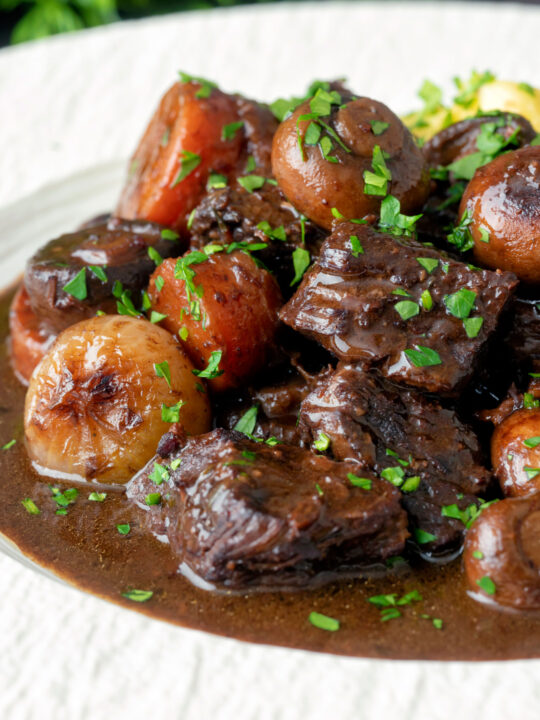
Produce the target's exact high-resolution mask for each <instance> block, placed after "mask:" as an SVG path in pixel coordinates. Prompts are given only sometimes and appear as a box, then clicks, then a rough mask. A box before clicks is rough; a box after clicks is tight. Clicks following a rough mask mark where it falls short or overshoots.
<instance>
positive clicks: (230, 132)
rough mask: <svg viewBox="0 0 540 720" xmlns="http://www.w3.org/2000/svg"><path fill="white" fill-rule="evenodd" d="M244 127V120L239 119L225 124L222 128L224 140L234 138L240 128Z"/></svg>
mask: <svg viewBox="0 0 540 720" xmlns="http://www.w3.org/2000/svg"><path fill="white" fill-rule="evenodd" d="M243 127H244V121H243V120H238V121H237V122H232V123H228V124H227V125H224V126H223V128H222V130H221V139H222V140H232V139H233V138H234V136H235V135H236V133H237V131H238V130H240V128H243Z"/></svg>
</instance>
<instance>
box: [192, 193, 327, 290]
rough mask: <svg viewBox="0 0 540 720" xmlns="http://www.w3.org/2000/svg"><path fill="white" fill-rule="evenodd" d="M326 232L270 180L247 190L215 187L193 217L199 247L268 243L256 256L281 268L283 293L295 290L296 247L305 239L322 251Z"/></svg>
mask: <svg viewBox="0 0 540 720" xmlns="http://www.w3.org/2000/svg"><path fill="white" fill-rule="evenodd" d="M323 239H324V235H323V232H322V231H321V230H320V229H319V228H317V226H315V225H314V224H313V223H311V222H309V220H305V219H302V217H301V216H300V215H299V213H298V212H297V211H296V210H295V209H294V208H293V206H292V205H291V204H290V203H289V202H288V201H287V200H286V199H285V197H284V196H283V194H282V193H281V191H280V190H279V188H277V187H275V186H274V185H272V184H270V183H268V182H266V183H265V184H264V185H263V186H262V188H260V189H258V190H255V191H253V192H248V191H247V190H245V189H244V188H243V187H241V186H238V185H236V186H234V187H233V186H231V187H226V188H222V189H219V190H214V191H212V192H210V193H209V194H208V195H207V196H206V197H205V198H204V199H203V200H202V202H201V204H200V205H199V206H198V208H197V210H196V211H195V214H194V216H193V220H192V223H191V246H192V248H194V249H199V248H201V247H203V246H204V245H206V244H208V243H211V242H214V243H220V244H226V245H228V244H230V243H233V242H245V243H266V245H267V247H266V249H264V250H261V251H258V252H257V253H256V257H258V258H260V260H261V261H262V262H263V263H264V264H265V265H266V266H267V267H268V268H269V269H270V270H271V271H272V272H274V273H275V274H276V278H277V280H278V282H279V284H280V287H281V290H282V292H283V293H284V295H286V296H289V295H290V294H291V290H290V284H291V281H292V279H293V278H294V275H295V272H294V268H293V262H292V252H293V251H294V249H295V248H297V247H301V246H304V245H306V246H307V249H308V250H309V251H310V253H311V254H312V256H315V255H317V254H318V251H319V249H320V246H321V243H322V241H323Z"/></svg>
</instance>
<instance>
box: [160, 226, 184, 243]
mask: <svg viewBox="0 0 540 720" xmlns="http://www.w3.org/2000/svg"><path fill="white" fill-rule="evenodd" d="M161 237H162V238H163V239H164V240H172V241H174V240H178V238H179V237H180V235H179V234H178V233H177V232H174V230H171V229H170V228H163V230H162V231H161Z"/></svg>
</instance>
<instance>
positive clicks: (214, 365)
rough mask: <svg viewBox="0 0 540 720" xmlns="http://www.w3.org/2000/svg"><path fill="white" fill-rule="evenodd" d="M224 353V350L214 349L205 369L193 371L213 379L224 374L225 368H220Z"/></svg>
mask: <svg viewBox="0 0 540 720" xmlns="http://www.w3.org/2000/svg"><path fill="white" fill-rule="evenodd" d="M222 355H223V350H214V351H213V352H212V353H211V355H210V359H209V360H208V365H207V366H206V367H205V369H204V370H192V371H191V372H192V373H193V374H194V375H196V376H197V377H200V378H207V379H208V380H213V379H214V378H217V377H219V376H220V375H223V373H224V370H220V369H219V363H220V362H221V356H222Z"/></svg>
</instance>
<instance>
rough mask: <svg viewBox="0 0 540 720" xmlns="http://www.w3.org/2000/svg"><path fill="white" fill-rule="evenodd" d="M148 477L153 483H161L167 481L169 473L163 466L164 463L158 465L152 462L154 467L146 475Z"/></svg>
mask: <svg viewBox="0 0 540 720" xmlns="http://www.w3.org/2000/svg"><path fill="white" fill-rule="evenodd" d="M148 477H149V479H150V480H151V481H152V482H153V483H154V485H161V484H162V483H164V482H168V481H169V479H170V477H171V476H170V474H169V470H168V468H166V467H165V465H160V464H159V463H157V462H155V463H154V469H153V470H152V472H151V473H150V474H149V475H148Z"/></svg>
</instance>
